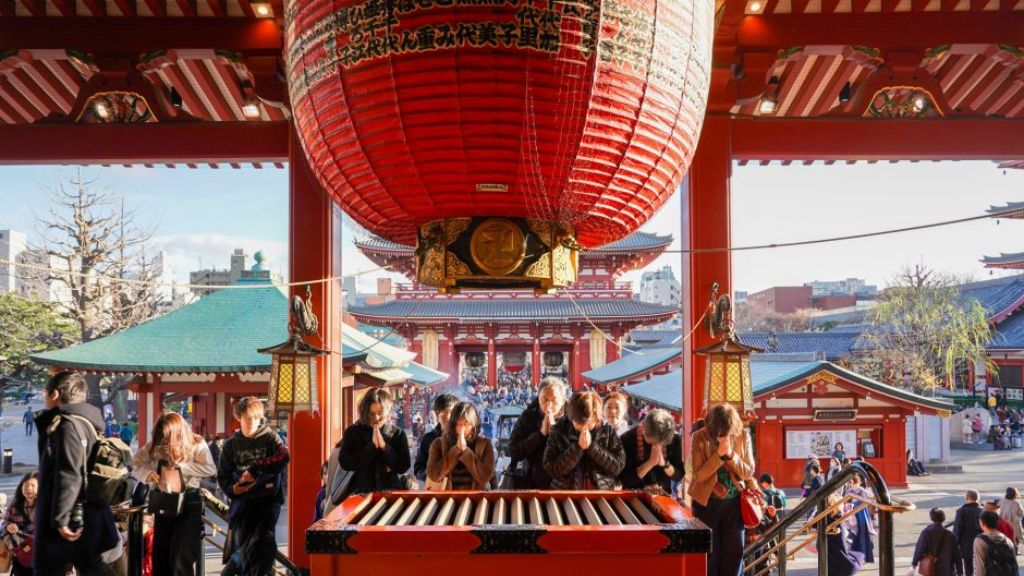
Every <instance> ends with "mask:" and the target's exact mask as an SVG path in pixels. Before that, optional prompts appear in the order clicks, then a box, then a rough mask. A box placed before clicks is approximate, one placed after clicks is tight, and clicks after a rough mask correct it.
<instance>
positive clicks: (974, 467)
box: [788, 448, 1024, 576]
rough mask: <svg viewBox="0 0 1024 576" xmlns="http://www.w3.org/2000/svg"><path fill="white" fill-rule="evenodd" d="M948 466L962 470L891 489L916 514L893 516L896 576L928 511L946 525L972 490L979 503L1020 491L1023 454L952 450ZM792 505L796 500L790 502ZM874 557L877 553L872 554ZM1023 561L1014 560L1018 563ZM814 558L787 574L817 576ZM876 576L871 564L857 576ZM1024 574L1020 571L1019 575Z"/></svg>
mask: <svg viewBox="0 0 1024 576" xmlns="http://www.w3.org/2000/svg"><path fill="white" fill-rule="evenodd" d="M950 463H951V464H960V465H962V466H963V472H962V473H933V474H932V475H931V476H924V477H920V478H911V482H910V485H909V486H908V487H907V488H901V489H894V490H893V495H894V496H896V497H898V498H902V499H904V500H908V501H910V502H913V503H914V505H915V506H916V510H914V511H912V512H906V513H903V514H897V515H896V521H895V525H896V538H895V554H896V575H897V576H903V575H904V574H905V573H906V572H907V570H908V569H909V568H910V560H911V558H912V556H913V554H914V546H915V544H916V543H917V537H918V534H920V532H921V530H923V529H924V527H925V526H927V525H928V523H929V520H928V511H929V510H931V509H932V508H934V507H939V508H942V509H943V510H945V512H946V517H947V519H948V520H947V521H950V522H951V521H952V520H953V517H954V515H955V513H956V508H957V507H958V506H960V505H961V504H963V501H964V500H963V499H964V492H965V491H966V490H968V489H971V488H973V489H975V490H977V491H978V492H979V493H980V494H981V497H982V499H983V500H984V499H988V500H991V499H993V498H997V497H1001V496H1002V495H1003V493H1004V492H1005V491H1006V487H1007V486H1017V487H1019V488H1024V450H1012V451H999V452H995V451H993V450H991V449H975V448H954V449H953V451H952V454H951V462H950ZM792 502H793V503H794V505H795V504H796V503H798V502H799V498H794V499H792ZM876 555H877V553H876ZM1022 561H1024V557H1018V562H1022ZM816 563H817V557H816V556H813V555H811V554H803V553H801V554H800V556H799V557H798V558H797V560H796V562H793V563H791V564H790V569H789V571H788V573H789V574H794V575H797V576H809V575H811V574H817V573H818V570H817V564H816ZM860 574H864V575H873V574H878V569H877V566H876V565H875V564H868V565H867V566H866V567H865V569H864V570H862V571H861V572H860ZM1022 574H1024V571H1022Z"/></svg>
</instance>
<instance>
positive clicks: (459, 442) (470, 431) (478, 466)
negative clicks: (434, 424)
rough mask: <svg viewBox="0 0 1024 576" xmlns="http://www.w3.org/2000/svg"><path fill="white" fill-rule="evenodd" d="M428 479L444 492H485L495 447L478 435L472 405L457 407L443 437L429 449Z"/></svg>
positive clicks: (490, 475)
mask: <svg viewBox="0 0 1024 576" xmlns="http://www.w3.org/2000/svg"><path fill="white" fill-rule="evenodd" d="M427 478H429V479H430V480H431V481H433V482H434V483H435V485H440V486H443V487H442V489H443V490H484V489H486V488H487V485H488V483H490V481H491V479H492V478H494V446H493V445H492V444H491V441H490V440H489V439H487V438H486V437H485V436H484V435H483V434H481V433H480V418H479V417H478V416H477V413H476V407H475V406H473V404H471V403H469V402H459V403H458V404H456V405H455V408H454V409H453V410H452V416H451V419H450V420H449V421H448V427H447V429H445V431H444V435H442V436H441V437H440V438H438V439H437V440H434V442H433V443H432V444H431V445H430V456H429V458H428V459H427Z"/></svg>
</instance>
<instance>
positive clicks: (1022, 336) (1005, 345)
mask: <svg viewBox="0 0 1024 576" xmlns="http://www.w3.org/2000/svg"><path fill="white" fill-rule="evenodd" d="M985 349H986V350H992V351H995V350H1024V311H1021V312H1017V313H1016V314H1013V315H1011V316H1010V317H1009V318H1007V319H1006V320H1003V321H1002V322H1001V323H999V324H996V326H995V329H994V330H993V331H992V340H990V341H989V343H988V345H987V346H985Z"/></svg>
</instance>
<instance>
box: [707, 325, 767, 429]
mask: <svg viewBox="0 0 1024 576" xmlns="http://www.w3.org/2000/svg"><path fill="white" fill-rule="evenodd" d="M694 352H696V353H697V354H700V355H702V356H705V357H707V366H706V369H705V370H706V371H705V378H704V411H705V413H706V412H707V411H708V410H710V409H711V408H713V407H714V406H716V405H718V404H722V403H726V404H732V405H733V406H734V407H735V408H736V410H737V411H738V412H739V413H740V415H748V414H750V413H752V412H753V410H754V386H753V383H752V381H751V378H750V354H751V352H763V350H761V349H759V348H753V347H751V346H747V345H746V344H743V343H742V342H740V341H739V340H737V339H736V335H735V334H733V333H732V331H729V332H728V333H727V334H726V335H725V336H723V337H722V339H721V340H719V341H718V342H716V343H714V344H712V345H711V346H706V347H704V348H700V349H698V350H694Z"/></svg>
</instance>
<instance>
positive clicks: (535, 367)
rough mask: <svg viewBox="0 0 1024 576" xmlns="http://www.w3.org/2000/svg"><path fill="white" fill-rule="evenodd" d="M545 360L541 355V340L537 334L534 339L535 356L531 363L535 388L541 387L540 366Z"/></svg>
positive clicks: (531, 379) (531, 378)
mask: <svg viewBox="0 0 1024 576" xmlns="http://www.w3.org/2000/svg"><path fill="white" fill-rule="evenodd" d="M543 360H544V359H543V358H542V357H541V354H540V338H538V337H537V335H536V334H535V335H534V337H533V356H532V357H531V361H530V369H531V370H530V372H531V374H530V376H531V377H530V381H531V382H532V383H533V387H534V388H536V387H537V386H539V385H540V365H541V362H543Z"/></svg>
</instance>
